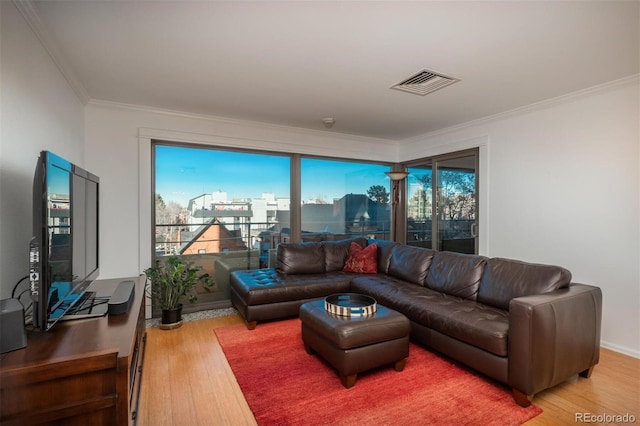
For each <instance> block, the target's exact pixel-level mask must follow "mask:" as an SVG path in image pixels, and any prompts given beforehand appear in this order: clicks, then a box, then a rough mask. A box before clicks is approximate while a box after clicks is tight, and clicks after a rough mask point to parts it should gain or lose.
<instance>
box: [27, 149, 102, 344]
mask: <svg viewBox="0 0 640 426" xmlns="http://www.w3.org/2000/svg"><path fill="white" fill-rule="evenodd" d="M98 188H99V179H98V177H97V176H95V175H93V174H91V173H89V172H87V171H86V170H84V169H82V168H80V167H78V166H76V165H74V164H72V163H71V162H69V161H67V160H65V159H63V158H62V157H59V156H58V155H56V154H53V153H52V152H49V151H43V152H42V153H41V154H40V157H39V159H38V164H37V166H36V171H35V174H34V181H33V239H32V241H31V246H30V253H29V275H30V279H31V295H32V298H33V300H34V310H33V324H34V326H35V328H37V329H39V330H44V331H46V330H49V329H50V328H51V327H53V325H54V324H55V323H56V322H57V321H58V320H59V319H60V318H62V317H63V316H64V315H65V314H67V313H68V312H70V310H71V309H72V308H73V307H74V306H77V304H78V303H80V302H79V301H80V300H81V299H82V297H83V295H84V293H85V291H86V289H87V287H89V285H91V283H92V282H93V280H95V279H96V277H97V276H98V273H99V265H98V195H99V191H98Z"/></svg>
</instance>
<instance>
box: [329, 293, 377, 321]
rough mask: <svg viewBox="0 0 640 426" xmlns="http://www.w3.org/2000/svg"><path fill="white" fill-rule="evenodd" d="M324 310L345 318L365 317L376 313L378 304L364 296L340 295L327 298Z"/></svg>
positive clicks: (371, 298) (354, 294)
mask: <svg viewBox="0 0 640 426" xmlns="http://www.w3.org/2000/svg"><path fill="white" fill-rule="evenodd" d="M324 309H325V310H326V311H327V312H329V313H331V314H334V315H340V316H343V317H364V316H367V315H371V314H374V313H375V312H376V310H377V303H376V299H374V298H373V297H370V296H365V295H364V294H357V293H340V294H332V295H331V296H327V297H326V298H325V299H324Z"/></svg>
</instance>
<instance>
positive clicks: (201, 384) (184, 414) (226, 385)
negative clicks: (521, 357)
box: [137, 315, 640, 426]
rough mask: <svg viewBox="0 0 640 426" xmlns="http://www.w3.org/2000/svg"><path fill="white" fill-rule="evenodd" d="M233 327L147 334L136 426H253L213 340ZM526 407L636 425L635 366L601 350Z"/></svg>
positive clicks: (551, 421) (217, 322)
mask: <svg viewBox="0 0 640 426" xmlns="http://www.w3.org/2000/svg"><path fill="white" fill-rule="evenodd" d="M232 324H242V319H241V318H240V316H238V315H232V316H227V317H221V318H209V319H203V320H198V321H192V322H186V323H184V324H183V326H182V327H181V328H179V329H176V330H167V331H163V330H160V329H158V328H148V329H147V349H146V355H145V362H144V369H143V374H142V390H141V392H140V403H139V407H138V421H137V424H138V425H139V426H162V425H176V426H178V425H189V426H194V425H203V426H204V425H229V426H244V425H255V424H256V422H255V419H254V417H253V414H252V413H251V410H250V409H249V406H248V405H247V402H246V401H245V399H244V396H243V395H242V392H241V391H240V388H239V386H238V383H237V382H236V379H235V377H234V375H233V373H232V372H231V368H230V367H229V364H228V362H227V359H226V358H225V356H224V353H223V351H222V348H221V347H220V345H219V343H218V341H217V339H216V335H215V333H214V332H213V329H214V328H217V327H224V326H227V325H232ZM259 329H260V325H258V328H257V331H256V332H259ZM256 355H259V348H256ZM533 402H534V403H535V404H537V405H538V406H539V407H541V408H542V409H543V410H544V413H542V414H541V415H539V416H537V417H535V418H534V419H532V420H530V421H529V422H527V425H565V424H566V425H569V424H573V425H575V424H576V423H581V422H580V421H579V420H578V419H577V418H576V416H577V415H578V416H579V415H580V414H579V413H587V414H588V415H592V416H601V415H609V416H614V415H624V414H630V415H633V416H635V421H636V422H639V423H640V359H636V358H633V357H629V356H626V355H622V354H620V353H617V352H613V351H610V350H607V349H601V351H600V363H599V364H598V365H597V366H596V368H595V370H594V372H593V374H592V375H591V378H589V379H583V378H578V377H577V376H576V377H573V378H572V379H570V380H569V381H567V382H565V383H562V384H560V385H558V386H555V387H554V388H552V389H548V390H546V391H543V392H540V393H538V394H537V395H536V397H535V398H534V401H533ZM583 417H584V415H583ZM576 420H578V421H576ZM584 423H587V422H584ZM589 423H590V424H614V423H615V422H606V421H605V422H593V421H591V422H589ZM620 423H621V422H619V423H618V424H620Z"/></svg>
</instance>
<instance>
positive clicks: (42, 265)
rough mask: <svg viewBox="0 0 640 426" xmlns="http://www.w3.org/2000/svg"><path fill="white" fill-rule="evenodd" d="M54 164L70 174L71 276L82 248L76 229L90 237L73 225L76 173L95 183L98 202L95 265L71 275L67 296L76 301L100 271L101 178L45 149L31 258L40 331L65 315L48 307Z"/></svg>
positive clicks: (35, 194)
mask: <svg viewBox="0 0 640 426" xmlns="http://www.w3.org/2000/svg"><path fill="white" fill-rule="evenodd" d="M52 167H56V168H58V169H61V170H63V171H64V172H66V173H68V174H69V180H70V182H69V217H70V221H71V225H70V236H69V239H70V254H69V257H70V259H69V262H70V270H71V272H72V275H73V272H74V271H75V269H74V267H73V259H74V258H77V255H76V256H74V249H75V250H79V248H77V247H75V246H74V244H73V239H74V231H75V232H82V233H83V237H84V240H85V242H86V240H87V236H86V235H85V234H84V233H85V232H86V227H85V229H83V230H80V229H77V228H74V224H75V223H76V222H78V221H79V220H77V219H78V218H74V217H73V214H74V213H73V212H74V211H76V209H75V208H74V207H73V205H74V200H75V198H76V196H74V185H73V183H72V181H73V176H77V177H79V178H82V179H84V180H87V181H91V182H94V183H95V184H96V193H95V205H94V206H93V208H94V209H95V223H94V224H93V225H94V226H93V229H94V230H95V235H92V241H94V242H95V247H94V249H95V267H94V268H93V269H91V270H89V271H86V273H85V274H84V276H82V277H79V276H72V277H71V281H70V291H69V292H68V293H67V294H66V295H65V297H69V296H75V300H77V299H78V298H79V297H80V296H81V295H82V294H83V293H84V292H85V291H86V290H87V288H88V287H89V286H90V285H91V284H92V283H93V281H94V280H95V279H96V278H97V277H98V275H99V274H100V256H99V223H100V214H99V206H100V202H99V199H100V179H99V178H98V176H96V175H94V174H93V173H90V172H88V171H87V170H85V169H83V168H81V167H79V166H77V165H75V164H73V163H71V162H70V161H68V160H65V159H64V158H62V157H60V156H59V155H56V154H54V153H53V152H50V151H42V152H41V153H40V156H39V158H38V162H37V165H36V170H35V173H34V180H33V239H32V242H31V247H30V259H29V260H30V276H32V277H33V276H34V275H33V272H36V273H37V274H38V275H37V276H38V279H37V280H35V281H34V280H33V279H32V282H31V290H32V299H33V304H34V306H33V321H32V322H33V326H34V328H35V329H36V330H39V331H48V330H50V329H51V328H52V327H53V326H54V325H55V324H56V322H57V321H58V320H59V319H60V318H61V317H62V316H63V314H59V315H58V316H57V317H56V318H55V319H51V318H50V314H51V311H52V308H53V306H49V291H50V289H51V287H52V274H51V270H50V262H51V247H52V242H51V240H50V230H49V218H50V212H49V209H50V206H49V204H50V203H49V201H50V196H51V195H52V194H50V193H49V186H48V178H49V175H50V174H51V168H52ZM83 211H84V215H85V216H86V210H83ZM85 221H86V217H85V218H83V220H82V223H85ZM34 253H37V257H36V258H37V264H36V265H35V267H34V264H33V254H34ZM73 303H75V302H73ZM73 303H71V304H68V306H67V307H66V309H65V311H68V310H69V309H71V308H72V307H73Z"/></svg>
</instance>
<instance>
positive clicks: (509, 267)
mask: <svg viewBox="0 0 640 426" xmlns="http://www.w3.org/2000/svg"><path fill="white" fill-rule="evenodd" d="M570 283H571V272H569V271H568V270H566V269H565V268H562V267H560V266H553V265H541V264H537V263H527V262H521V261H519V260H511V259H501V258H493V259H489V261H488V262H487V267H486V268H485V271H484V274H483V276H482V281H481V282H480V290H479V291H478V302H481V303H484V304H486V305H490V306H495V307H497V308H501V309H505V310H508V309H509V302H510V301H511V299H514V298H516V297H522V296H530V295H534V294H541V293H547V292H550V291H554V290H557V289H560V288H563V287H567V286H569V284H570Z"/></svg>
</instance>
